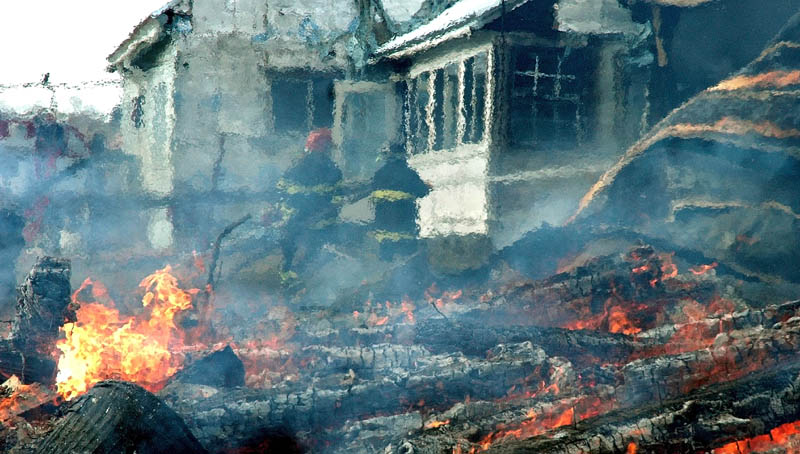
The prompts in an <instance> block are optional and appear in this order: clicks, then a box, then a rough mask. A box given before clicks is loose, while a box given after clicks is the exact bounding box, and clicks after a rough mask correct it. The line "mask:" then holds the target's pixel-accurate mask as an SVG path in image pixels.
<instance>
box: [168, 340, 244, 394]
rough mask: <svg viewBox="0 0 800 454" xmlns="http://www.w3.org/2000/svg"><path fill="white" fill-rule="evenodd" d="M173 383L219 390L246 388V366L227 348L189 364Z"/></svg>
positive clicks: (176, 376)
mask: <svg viewBox="0 0 800 454" xmlns="http://www.w3.org/2000/svg"><path fill="white" fill-rule="evenodd" d="M172 381H174V382H178V383H187V384H194V385H207V386H215V387H218V388H232V387H236V386H244V365H243V364H242V360H240V359H239V357H238V356H236V353H234V352H233V350H232V349H231V347H230V346H227V347H225V348H224V349H222V350H218V351H216V352H213V353H211V354H210V355H208V356H205V357H203V358H201V359H199V360H197V361H195V362H193V363H191V364H189V365H188V366H186V367H185V368H183V369H182V370H181V371H179V372H178V373H176V374H175V375H174V376H173V377H172Z"/></svg>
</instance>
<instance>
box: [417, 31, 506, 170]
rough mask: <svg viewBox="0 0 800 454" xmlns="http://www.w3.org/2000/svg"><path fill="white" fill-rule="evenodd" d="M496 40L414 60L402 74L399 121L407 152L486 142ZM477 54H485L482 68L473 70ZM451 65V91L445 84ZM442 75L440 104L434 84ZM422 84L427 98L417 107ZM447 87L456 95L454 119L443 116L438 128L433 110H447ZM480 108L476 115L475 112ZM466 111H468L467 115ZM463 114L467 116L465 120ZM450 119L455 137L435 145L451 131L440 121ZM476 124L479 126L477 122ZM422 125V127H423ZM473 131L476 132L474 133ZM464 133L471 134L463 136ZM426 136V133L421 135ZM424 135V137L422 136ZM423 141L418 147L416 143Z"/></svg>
mask: <svg viewBox="0 0 800 454" xmlns="http://www.w3.org/2000/svg"><path fill="white" fill-rule="evenodd" d="M495 50H496V44H495V43H494V42H493V41H492V40H490V41H488V42H486V43H484V44H479V45H476V46H472V47H470V48H468V49H459V50H455V51H452V52H448V53H446V54H444V55H440V56H438V57H434V58H429V59H427V60H422V61H420V62H418V63H417V64H415V65H414V66H413V67H412V68H411V70H410V71H409V72H408V74H407V76H406V77H405V84H406V87H405V88H406V89H405V99H404V100H403V125H404V129H405V137H406V151H407V152H408V153H409V154H424V153H431V152H442V151H447V150H453V149H458V148H461V147H463V146H467V145H479V146H484V145H487V144H488V143H489V141H490V139H491V130H492V124H493V122H494V120H495V119H494V116H493V115H494V114H493V111H494V97H495V87H496V85H497V83H496V80H495V77H496V74H495V72H496V71H495V68H496V64H497V63H496V55H495ZM481 55H485V59H486V67H485V68H486V69H485V72H481V71H476V70H475V64H474V62H475V61H476V60H477V58H478V57H480V56H481ZM468 61H472V62H473V63H472V71H471V78H472V82H471V87H472V88H471V90H469V92H468V91H467V90H466V84H465V81H466V78H467V62H468ZM450 67H455V72H456V77H457V79H456V83H457V90H455V93H452V91H453V90H452V89H449V88H448V85H449V84H448V82H449V81H448V77H449V76H448V73H449V68H450ZM441 75H444V77H445V80H444V81H443V82H444V83H442V84H441V88H442V91H443V93H442V96H441V97H442V106H439V105H437V103H436V100H437V97H438V96H437V90H436V88H437V85H438V84H439V82H438V78H439V77H441ZM479 76H482V77H483V78H484V80H483V81H482V82H481V83H482V85H483V87H484V88H483V90H480V89H479V88H478V85H479V84H478V83H476V82H477V81H478V78H479ZM421 85H425V86H426V87H425V93H427V100H426V101H427V102H426V103H425V107H424V109H421V108H420V106H419V102H418V97H419V94H420V86H421ZM448 91H450V92H451V93H450V95H451V96H452V95H455V96H457V98H458V99H457V100H456V103H455V106H456V107H455V114H456V119H455V121H454V122H452V121H447V119H444V120H443V125H442V127H441V128H438V127H437V124H436V119H437V115H436V111H437V109H440V110H441V111H442V112H444V113H446V112H447V110H448V109H447V104H448V102H451V101H449V100H448V96H447V94H448ZM480 91H482V92H483V93H481V94H482V95H483V96H482V102H480V103H479V102H478V99H477V98H478V96H477V95H478V94H479V92H480ZM467 94H469V95H470V106H471V109H470V110H468V109H467V103H466V97H467ZM477 112H480V115H476V113H477ZM468 113H469V115H468ZM467 117H471V119H470V122H471V124H468V121H467ZM448 123H452V124H455V137H454V138H453V139H452V143H453V145H452V146H450V147H446V146H442V147H438V148H437V144H444V143H447V142H448V140H447V138H448V135H451V134H452V132H450V131H445V130H444V125H446V124H448ZM479 124H480V129H478V125H479ZM423 129H424V130H425V131H423ZM437 129H442V136H443V137H441V138H439V137H437ZM476 131H480V134H479V135H478V136H476V135H475V134H476ZM467 134H469V135H470V136H472V138H468V137H466V136H467ZM423 136H427V137H423ZM423 139H424V140H423ZM420 144H423V146H422V147H420V146H419V145H420Z"/></svg>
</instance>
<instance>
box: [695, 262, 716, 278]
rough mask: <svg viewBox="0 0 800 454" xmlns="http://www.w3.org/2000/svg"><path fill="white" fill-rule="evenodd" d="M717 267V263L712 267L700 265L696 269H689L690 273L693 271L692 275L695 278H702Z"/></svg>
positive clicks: (711, 265)
mask: <svg viewBox="0 0 800 454" xmlns="http://www.w3.org/2000/svg"><path fill="white" fill-rule="evenodd" d="M717 265H718V264H717V262H714V263H712V264H710V265H700V266H698V267H695V268H689V271H691V272H692V274H694V275H695V276H700V275H702V274H706V273H707V272H709V271H711V270H713V269H714V268H716V267H717Z"/></svg>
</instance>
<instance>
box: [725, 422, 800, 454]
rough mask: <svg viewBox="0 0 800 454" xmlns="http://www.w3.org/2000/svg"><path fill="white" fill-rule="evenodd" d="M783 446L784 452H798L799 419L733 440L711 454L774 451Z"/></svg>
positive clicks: (743, 453) (799, 442)
mask: <svg viewBox="0 0 800 454" xmlns="http://www.w3.org/2000/svg"><path fill="white" fill-rule="evenodd" d="M777 448H784V450H783V451H780V452H786V453H798V452H800V421H795V422H790V423H787V424H783V425H780V426H778V427H776V428H774V429H772V430H771V431H769V433H768V434H764V435H759V436H757V437H753V438H748V439H745V440H739V441H734V442H733V443H728V444H727V445H724V446H722V447H721V448H717V449H715V450H713V451H712V453H713V454H751V453H766V452H776V451H777Z"/></svg>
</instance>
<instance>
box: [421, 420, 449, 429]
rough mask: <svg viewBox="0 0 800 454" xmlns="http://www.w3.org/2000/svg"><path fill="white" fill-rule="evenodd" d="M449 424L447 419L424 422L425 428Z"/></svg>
mask: <svg viewBox="0 0 800 454" xmlns="http://www.w3.org/2000/svg"><path fill="white" fill-rule="evenodd" d="M448 424H450V420H449V419H445V420H444V421H431V422H429V423H428V424H425V428H426V429H436V428H438V427H442V426H446V425H448Z"/></svg>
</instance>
